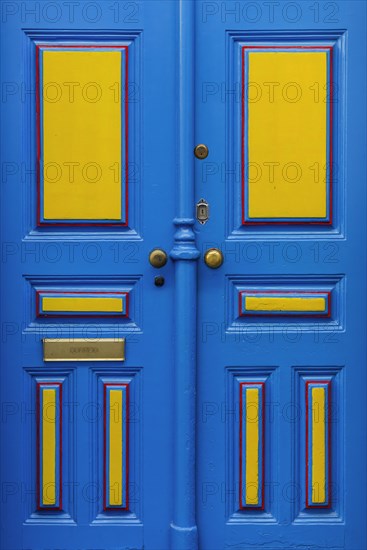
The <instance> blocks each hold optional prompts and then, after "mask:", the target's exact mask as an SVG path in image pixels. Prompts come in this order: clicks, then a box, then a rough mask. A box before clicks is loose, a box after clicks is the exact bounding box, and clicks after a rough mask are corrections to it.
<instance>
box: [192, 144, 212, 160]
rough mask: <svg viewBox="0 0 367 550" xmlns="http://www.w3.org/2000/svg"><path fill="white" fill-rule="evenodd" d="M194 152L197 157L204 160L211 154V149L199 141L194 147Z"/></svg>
mask: <svg viewBox="0 0 367 550" xmlns="http://www.w3.org/2000/svg"><path fill="white" fill-rule="evenodd" d="M194 154H195V157H196V158H197V159H200V160H203V159H206V157H207V156H208V155H209V149H208V147H207V146H206V145H204V144H203V143H199V145H197V146H196V147H195V149H194Z"/></svg>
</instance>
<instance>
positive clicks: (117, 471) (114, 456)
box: [109, 390, 123, 506]
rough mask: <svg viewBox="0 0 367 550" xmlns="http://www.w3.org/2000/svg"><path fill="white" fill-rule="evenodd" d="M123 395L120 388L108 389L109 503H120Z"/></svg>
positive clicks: (116, 504) (113, 504)
mask: <svg viewBox="0 0 367 550" xmlns="http://www.w3.org/2000/svg"><path fill="white" fill-rule="evenodd" d="M122 406H123V396H122V391H121V390H110V404H109V408H110V448H109V457H110V480H109V504H110V505H112V506H119V505H122V483H123V480H122V445H123V431H122V428H123V417H122V411H123V409H122Z"/></svg>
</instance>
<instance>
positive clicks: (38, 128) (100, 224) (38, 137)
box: [36, 44, 129, 227]
mask: <svg viewBox="0 0 367 550" xmlns="http://www.w3.org/2000/svg"><path fill="white" fill-rule="evenodd" d="M41 48H67V49H70V50H72V49H77V48H83V49H88V48H90V49H98V48H101V49H111V48H116V49H120V50H125V55H126V59H125V161H126V162H125V219H126V221H125V222H124V223H119V222H116V223H103V222H86V223H82V222H76V223H65V222H50V223H48V222H42V221H41V103H40V91H39V88H40V70H39V68H40V67H39V66H40V61H39V57H40V55H39V52H40V49H41ZM128 79H129V47H128V46H117V45H109V44H106V45H103V46H102V45H100V44H97V45H90V44H88V45H82V44H67V45H66V44H62V45H59V44H37V45H36V143H37V168H36V172H37V209H36V212H37V226H38V227H45V226H46V227H127V226H128V225H129V179H128V176H129V93H128V92H129V80H128Z"/></svg>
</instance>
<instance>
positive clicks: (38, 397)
mask: <svg viewBox="0 0 367 550" xmlns="http://www.w3.org/2000/svg"><path fill="white" fill-rule="evenodd" d="M42 386H58V387H59V415H60V426H59V484H60V486H59V506H58V507H56V506H41V497H40V480H41V464H40V460H41V457H40V443H41V441H40V421H41V418H40V388H41V387H42ZM36 408H37V410H36V423H37V425H36V460H37V466H36V469H37V471H36V485H37V489H36V501H37V510H39V511H42V510H62V383H61V382H37V388H36Z"/></svg>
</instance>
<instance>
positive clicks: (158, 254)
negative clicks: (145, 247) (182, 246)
mask: <svg viewBox="0 0 367 550" xmlns="http://www.w3.org/2000/svg"><path fill="white" fill-rule="evenodd" d="M167 259H168V258H167V254H166V253H165V251H164V250H162V249H161V248H155V249H154V250H152V251H151V253H150V254H149V261H150V263H151V264H152V266H153V267H157V268H159V267H163V266H164V265H166V263H167Z"/></svg>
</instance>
